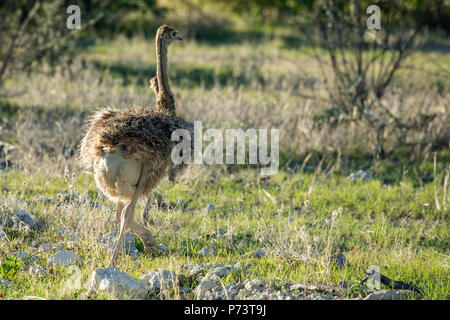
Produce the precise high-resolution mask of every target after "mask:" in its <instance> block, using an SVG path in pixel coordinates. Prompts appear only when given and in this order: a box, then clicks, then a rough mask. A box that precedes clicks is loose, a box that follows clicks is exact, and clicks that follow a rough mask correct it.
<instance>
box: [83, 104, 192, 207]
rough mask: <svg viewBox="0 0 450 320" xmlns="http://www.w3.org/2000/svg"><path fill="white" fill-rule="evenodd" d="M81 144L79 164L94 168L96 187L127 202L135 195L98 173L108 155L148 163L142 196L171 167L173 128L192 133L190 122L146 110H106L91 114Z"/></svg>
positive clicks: (112, 197) (109, 195)
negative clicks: (121, 156) (149, 174)
mask: <svg viewBox="0 0 450 320" xmlns="http://www.w3.org/2000/svg"><path fill="white" fill-rule="evenodd" d="M88 128H89V129H88V133H87V134H86V136H85V137H84V139H83V141H82V143H81V149H80V151H81V152H80V156H81V162H82V164H83V165H84V166H85V167H87V168H93V169H94V175H95V179H96V182H97V185H98V187H99V188H100V189H101V190H102V192H103V193H105V194H106V195H107V196H108V197H110V198H111V199H113V200H114V199H123V200H129V199H130V198H132V197H133V195H134V192H133V190H131V191H130V192H124V191H123V190H121V189H120V185H119V184H118V183H114V184H113V185H111V184H110V183H108V181H107V179H105V178H104V177H103V174H102V172H101V171H100V170H99V169H100V165H101V162H102V160H103V159H104V157H105V156H106V155H107V154H113V153H116V152H121V153H123V155H124V156H125V157H126V158H127V159H129V160H131V161H136V162H138V163H142V162H148V163H150V164H151V166H152V167H153V169H154V170H152V171H153V173H152V176H151V177H149V179H148V182H147V185H146V187H145V189H144V190H143V192H142V195H147V194H148V193H149V192H150V191H151V190H152V189H153V188H154V186H155V185H156V184H157V183H158V182H159V180H160V179H161V178H162V177H164V176H165V175H166V172H167V168H168V167H171V166H172V165H171V157H170V156H171V151H172V148H173V146H174V144H175V143H176V142H173V141H171V135H172V132H173V131H174V130H176V129H188V130H189V131H191V132H192V131H193V127H192V123H189V122H187V121H185V120H183V119H181V118H178V117H176V116H169V115H167V114H165V113H159V112H156V111H154V110H153V109H149V108H142V107H134V108H129V109H124V110H114V109H110V108H105V109H102V110H100V111H98V112H97V113H95V114H94V116H93V117H92V119H91V121H89V124H88Z"/></svg>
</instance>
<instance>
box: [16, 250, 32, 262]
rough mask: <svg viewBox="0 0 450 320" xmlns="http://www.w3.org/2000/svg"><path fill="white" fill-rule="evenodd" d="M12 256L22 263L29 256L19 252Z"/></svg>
mask: <svg viewBox="0 0 450 320" xmlns="http://www.w3.org/2000/svg"><path fill="white" fill-rule="evenodd" d="M13 256H14V257H16V258H17V259H20V260H22V261H23V260H24V259H26V258H28V256H29V254H28V252H26V251H19V252H16V253H13Z"/></svg>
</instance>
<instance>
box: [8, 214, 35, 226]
mask: <svg viewBox="0 0 450 320" xmlns="http://www.w3.org/2000/svg"><path fill="white" fill-rule="evenodd" d="M16 221H17V222H23V223H25V224H26V225H27V226H28V227H29V228H30V229H32V228H34V227H35V226H36V224H37V219H36V217H35V216H33V215H32V214H31V213H29V212H26V211H23V210H17V211H16V212H15V213H14V216H13V222H16Z"/></svg>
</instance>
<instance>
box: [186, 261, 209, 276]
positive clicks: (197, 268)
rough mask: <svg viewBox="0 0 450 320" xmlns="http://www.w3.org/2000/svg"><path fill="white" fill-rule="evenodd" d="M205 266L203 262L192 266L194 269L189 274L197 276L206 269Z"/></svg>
mask: <svg viewBox="0 0 450 320" xmlns="http://www.w3.org/2000/svg"><path fill="white" fill-rule="evenodd" d="M205 269H206V268H205V266H204V265H202V264H197V265H195V266H193V267H192V269H191V270H190V271H189V276H190V277H196V276H198V275H199V274H201V273H202V272H203V271H205Z"/></svg>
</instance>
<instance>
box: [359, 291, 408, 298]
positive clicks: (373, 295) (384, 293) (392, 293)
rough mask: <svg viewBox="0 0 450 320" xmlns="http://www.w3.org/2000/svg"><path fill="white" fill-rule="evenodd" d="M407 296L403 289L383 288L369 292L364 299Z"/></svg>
mask: <svg viewBox="0 0 450 320" xmlns="http://www.w3.org/2000/svg"><path fill="white" fill-rule="evenodd" d="M407 297H408V293H407V291H405V290H383V291H379V292H374V293H371V294H370V295H368V296H367V297H366V298H365V299H364V300H403V299H407Z"/></svg>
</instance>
